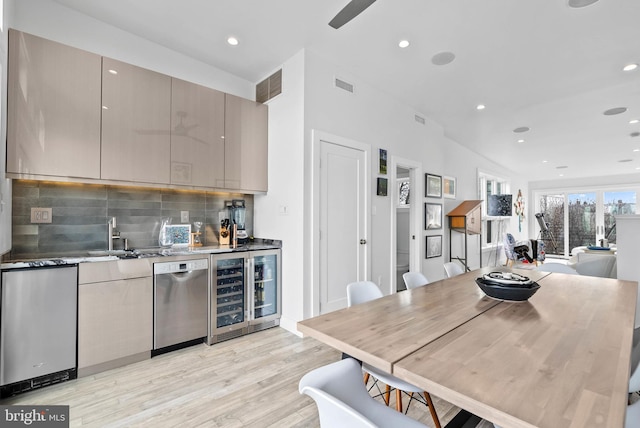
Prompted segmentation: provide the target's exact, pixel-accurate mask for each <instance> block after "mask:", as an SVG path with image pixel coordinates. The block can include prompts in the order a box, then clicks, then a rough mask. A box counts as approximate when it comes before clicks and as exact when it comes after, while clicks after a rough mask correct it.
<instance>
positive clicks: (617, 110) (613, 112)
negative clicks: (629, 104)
mask: <svg viewBox="0 0 640 428" xmlns="http://www.w3.org/2000/svg"><path fill="white" fill-rule="evenodd" d="M625 111H627V108H626V107H614V108H610V109H609V110H605V111H604V113H602V114H604V115H605V116H614V115H616V114H621V113H624V112H625Z"/></svg>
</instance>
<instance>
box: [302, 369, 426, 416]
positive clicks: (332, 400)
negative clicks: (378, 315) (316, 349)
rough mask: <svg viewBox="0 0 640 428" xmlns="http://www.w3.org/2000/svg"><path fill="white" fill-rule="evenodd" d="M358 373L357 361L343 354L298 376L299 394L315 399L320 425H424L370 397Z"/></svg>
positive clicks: (359, 372) (359, 371)
mask: <svg viewBox="0 0 640 428" xmlns="http://www.w3.org/2000/svg"><path fill="white" fill-rule="evenodd" d="M361 373H362V371H361V369H360V365H359V364H358V363H357V362H356V361H355V360H354V359H353V358H346V359H344V360H340V361H338V362H335V363H332V364H328V365H326V366H323V367H319V368H317V369H315V370H312V371H310V372H309V373H307V374H305V375H304V376H303V377H302V379H300V383H299V391H300V394H306V395H308V396H309V397H311V398H312V399H313V400H314V401H315V402H316V406H317V407H318V415H319V417H320V427H322V428H342V427H344V428H360V427H363V428H375V427H380V428H387V427H388V428H395V427H408V428H414V427H415V428H418V427H420V428H424V427H426V425H423V424H421V423H419V422H418V421H416V420H414V419H411V418H410V417H408V416H406V415H404V414H402V413H399V412H396V411H394V410H392V409H390V408H389V407H387V406H384V405H383V404H382V403H379V402H378V401H376V400H375V399H373V398H372V397H371V396H370V395H369V394H368V393H367V390H366V387H365V386H364V384H363V383H362V378H361Z"/></svg>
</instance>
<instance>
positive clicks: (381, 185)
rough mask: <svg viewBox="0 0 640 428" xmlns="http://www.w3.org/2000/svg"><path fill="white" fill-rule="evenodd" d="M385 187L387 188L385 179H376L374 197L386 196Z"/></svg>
mask: <svg viewBox="0 0 640 428" xmlns="http://www.w3.org/2000/svg"><path fill="white" fill-rule="evenodd" d="M387 186H388V181H387V179H386V178H382V177H378V184H377V186H376V187H377V190H376V195H378V196H387Z"/></svg>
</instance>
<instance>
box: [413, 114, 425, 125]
mask: <svg viewBox="0 0 640 428" xmlns="http://www.w3.org/2000/svg"><path fill="white" fill-rule="evenodd" d="M414 118H415V120H416V122H418V123H421V124H422V125H424V124H425V123H426V120H425V119H424V117H422V116H418V115H417V114H416V115H415V116H414Z"/></svg>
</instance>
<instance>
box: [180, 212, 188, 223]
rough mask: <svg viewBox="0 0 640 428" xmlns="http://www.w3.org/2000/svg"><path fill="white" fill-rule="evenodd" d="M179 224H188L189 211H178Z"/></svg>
mask: <svg viewBox="0 0 640 428" xmlns="http://www.w3.org/2000/svg"><path fill="white" fill-rule="evenodd" d="M180 223H189V211H180Z"/></svg>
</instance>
